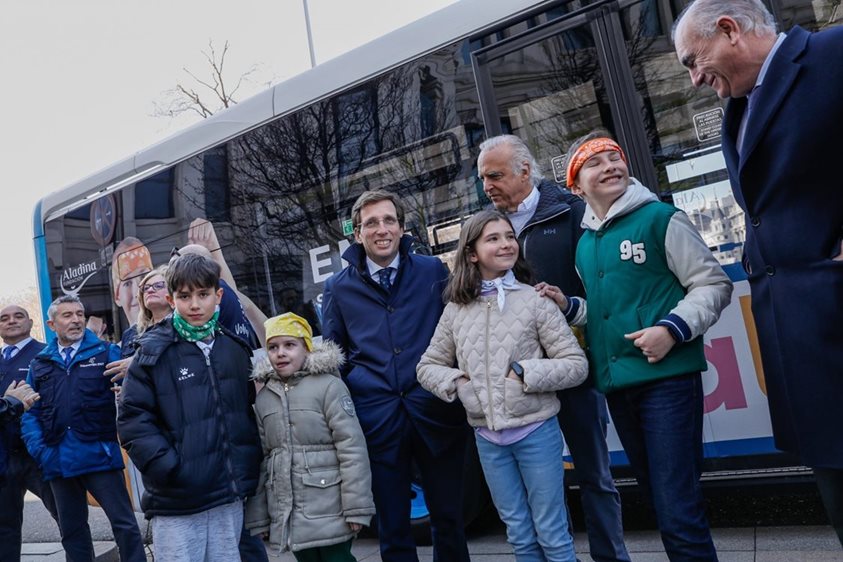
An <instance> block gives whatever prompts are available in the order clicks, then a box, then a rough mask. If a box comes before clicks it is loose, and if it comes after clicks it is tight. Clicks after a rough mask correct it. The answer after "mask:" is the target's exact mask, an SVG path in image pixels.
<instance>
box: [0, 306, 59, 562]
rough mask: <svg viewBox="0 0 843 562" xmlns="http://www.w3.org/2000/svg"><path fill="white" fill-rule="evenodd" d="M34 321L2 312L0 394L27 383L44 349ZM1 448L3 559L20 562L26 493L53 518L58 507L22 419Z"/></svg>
mask: <svg viewBox="0 0 843 562" xmlns="http://www.w3.org/2000/svg"><path fill="white" fill-rule="evenodd" d="M31 332H32V319H31V318H30V317H29V313H28V312H27V311H26V310H25V309H24V308H22V307H20V306H17V305H14V304H13V305H9V306H7V307H5V308H3V309H2V310H0V338H2V339H3V350H2V352H0V395H3V393H4V392H6V389H7V388H9V386H10V385H12V384H16V383H19V382H20V381H23V380H26V375H27V373H29V362H30V361H32V359H33V358H34V357H35V356H36V355H37V354H38V352H40V351H41V350H42V349H44V344H43V343H41V342H40V341H37V340H35V339H33V338H32V336H31V335H30V334H31ZM0 449H2V451H3V454H4V456H5V457H6V459H7V469H6V475H5V482H4V483H3V484H0V560H20V549H21V525H22V523H23V498H24V495H25V494H26V491H27V490H30V491H31V492H32V493H33V494H35V495H36V496H38V497H39V498H41V501H43V502H44V506H45V507H46V508H47V510H49V512H50V514H51V515H52V516H53V519H55V518H56V504H55V502H54V501H53V493H52V492H51V491H50V485H49V484H48V483H47V482H45V481H44V479H43V478H42V476H41V471H40V470H38V465H37V464H36V462H35V461H34V460H32V457H31V456H29V453H28V452H27V450H26V447H25V446H24V444H23V441H21V437H20V420H15V421H14V422H10V423H8V424H6V426H5V427H3V428H2V429H0Z"/></svg>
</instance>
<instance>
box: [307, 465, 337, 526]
mask: <svg viewBox="0 0 843 562" xmlns="http://www.w3.org/2000/svg"><path fill="white" fill-rule="evenodd" d="M341 482H342V478H341V477H340V471H339V469H332V470H320V471H318V472H305V473H304V474H302V484H304V486H302V513H304V516H305V517H307V518H309V519H316V518H319V517H336V516H337V515H340V514H341V513H342V496H341V490H340V483H341Z"/></svg>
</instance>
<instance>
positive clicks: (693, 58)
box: [674, 0, 843, 544]
mask: <svg viewBox="0 0 843 562" xmlns="http://www.w3.org/2000/svg"><path fill="white" fill-rule="evenodd" d="M674 41H675V44H676V54H677V56H678V57H679V60H680V62H681V63H682V64H683V65H684V66H685V67H686V68H687V69H688V72H689V73H690V76H691V82H692V83H693V84H694V86H697V87H700V86H703V85H705V86H709V87H710V88H712V89H714V90H715V91H716V92H717V95H718V96H720V97H721V98H729V102H728V104H727V106H726V112H725V116H724V120H723V128H722V139H723V140H722V147H723V155H724V157H725V159H726V167H727V169H728V171H729V178H730V180H731V183H732V190H733V191H734V194H735V199H736V200H737V202H738V204H739V205H740V206H741V208H742V209H743V210H744V211H745V212H746V219H747V220H746V224H747V228H746V242H745V243H744V255H743V266H744V269H745V270H746V273H747V277H748V279H749V285H750V289H751V292H752V313H753V316H754V318H755V324H756V326H757V328H758V340H759V344H760V350H761V359H762V363H763V366H764V382H765V384H766V391H767V395H768V398H769V402H770V418H771V421H772V425H773V435H774V437H775V442H776V446H777V447H778V448H779V449H782V450H785V451H788V452H791V453H794V454H796V455H798V456H799V457H800V458H801V460H802V462H803V463H804V464H805V465H806V466H809V467H811V468H813V469H814V474H815V475H816V479H817V485H818V486H819V490H820V495H821V496H822V498H823V503H824V504H825V508H826V511H827V512H828V514H829V517H830V519H831V523H832V526H833V527H834V529H835V530H836V531H837V536H838V538H839V539H840V542H841V544H843V439H841V438H840V430H839V428H840V427H841V426H843V409H842V408H840V397H841V396H843V346H841V342H843V322H841V321H840V315H841V312H843V198H841V197H840V189H841V187H842V186H843V183H842V182H841V180H840V172H839V170H838V169H837V166H836V163H837V162H838V161H839V159H840V142H839V140H838V138H837V137H838V135H839V134H840V131H841V129H843V104H841V102H840V100H841V95H843V64H842V63H841V61H843V59H842V58H841V53H843V27H833V28H830V29H827V30H825V31H821V32H819V33H809V32H807V31H805V30H804V29H802V28H800V27H798V26H797V27H794V28H793V29H791V30H790V31H788V33H787V34H784V33H781V34H776V28H775V20H774V19H773V16H772V15H771V14H770V12H769V11H768V10H767V8H766V7H765V6H764V4H763V3H762V2H761V1H760V0H696V1H695V2H694V3H692V4H690V5H689V6H688V7H687V8H686V9H685V11H684V12H683V13H682V14H681V15H680V17H679V20H678V21H677V23H676V25H675V27H674Z"/></svg>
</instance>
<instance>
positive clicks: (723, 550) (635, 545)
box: [21, 494, 843, 562]
mask: <svg viewBox="0 0 843 562" xmlns="http://www.w3.org/2000/svg"><path fill="white" fill-rule="evenodd" d="M26 500H27V501H26V504H25V508H24V525H23V542H24V544H23V547H22V557H21V559H22V561H23V562H36V561H38V562H62V561H64V552H63V550H62V548H61V543H60V536H59V531H58V527H57V526H56V524H55V522H54V521H53V520H52V518H51V517H50V514H49V513H48V512H47V510H46V509H44V506H43V505H42V504H41V502H40V501H39V500H38V498H36V497H35V496H32V495H31V494H27V497H26ZM138 523H139V525H140V529H141V532H142V533H144V534H145V535H146V536H149V534H150V533H149V532H148V525H147V523H146V521H145V520H144V519H143V516H142V515H140V514H138ZM89 524H90V526H91V535H92V537H93V539H94V541H95V547H96V554H97V561H98V562H111V561H114V562H117V561H118V560H119V557H118V555H117V547H116V546H115V545H114V542H113V537H112V535H111V528H110V526H109V524H108V520H107V518H106V517H105V514H104V513H103V512H102V510H101V509H99V508H95V507H92V508H90V516H89ZM712 534H713V536H714V543H715V546H716V547H717V553H718V557H719V558H720V562H831V561H837V562H843V549H841V547H840V543H839V542H838V540H837V536H836V535H835V534H834V531H833V530H832V529H831V527H828V526H807V525H801V526H789V527H730V528H725V527H722V528H714V529H713V530H712ZM625 539H626V546H627V549H628V550H629V552H630V555H631V557H632V560H633V562H667V556H666V555H665V553H664V549H663V548H662V544H661V540H660V539H659V535H658V532H656V531H631V532H628V533H627V534H626V537H625ZM574 541H575V545H576V549H577V554H578V556H579V558H580V560H581V561H582V562H593V559H592V558H591V557H590V556H589V555H588V541H587V539H586V537H585V534H584V533H576V534H575V536H574ZM352 550H353V552H354V555H355V556H356V557H357V559H358V560H359V561H360V562H364V561H365V562H380V560H381V558H380V556H379V554H378V542H377V540H376V539H359V540H357V541H355V543H354V548H353V549H352ZM469 552H470V553H471V559H472V561H473V562H514V560H515V558H514V556H513V555H512V551H511V549H510V548H509V545H508V544H507V543H506V537H505V535H504V528H503V526H502V524H501V523H500V522H499V521H491V522H489V523H487V524H484V525H482V528H479V529H474V530H472V531H471V532H470V533H469ZM419 559H420V562H431V561H432V560H433V552H432V549H431V548H430V547H420V548H419ZM149 560H152V557H151V555H150V556H149ZM294 560H295V559H294V558H293V556H292V555H291V554H289V553H285V554H282V555H279V556H276V555H273V554H272V553H270V561H272V562H294ZM221 562H227V561H221Z"/></svg>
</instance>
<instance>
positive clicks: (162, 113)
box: [152, 40, 269, 119]
mask: <svg viewBox="0 0 843 562" xmlns="http://www.w3.org/2000/svg"><path fill="white" fill-rule="evenodd" d="M228 49H229V44H228V41H226V42H225V44H224V45H223V47H222V50H221V51H217V49H216V48H215V47H214V42H213V41H212V40H209V41H208V48H207V50H203V51H202V55H203V56H204V57H205V61H206V62H207V64H208V68H207V69H206V72H207V75H205V76H203V74H204V73H196V72H194V71H192V70H190V69H188V68H186V67H183V68H182V71H183V72H184V73H185V74H187V76H188V77H189V80H188V81H186V82H180V83H178V84H176V86H175V88H172V89H170V90H166V91H165V92H164V93H163V95H162V100H161V101H156V102H153V103H154V110H153V113H152V114H153V116H155V117H167V118H173V117H178V116H180V115H182V114H184V113H195V114H196V115H198V116H199V117H201V118H203V119H204V118H206V117H210V116H211V115H213V114H214V113H216V112H217V111H220V110H222V109H225V108H227V107H231V106H232V105H235V104H236V103H237V101H238V100H237V98H236V96H237V93H238V91H239V90H240V88H241V86H243V84H244V83H245V82H249V81H250V77H252V76H253V75H254V74H255V73H256V72H257V71H258V65H256V64H254V65H252V66H251V67H249V69H248V70H246V71H245V72H244V73H242V74H241V75H240V76H239V78H237V81H236V82H235V83H234V85H233V86H231V83H230V82H228V83H227V82H226V80H227V79H230V77H228V76H226V74H225V72H226V69H225V62H226V61H225V57H226V55H227V54H228ZM266 85H267V86H268V85H269V82H267V84H266Z"/></svg>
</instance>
